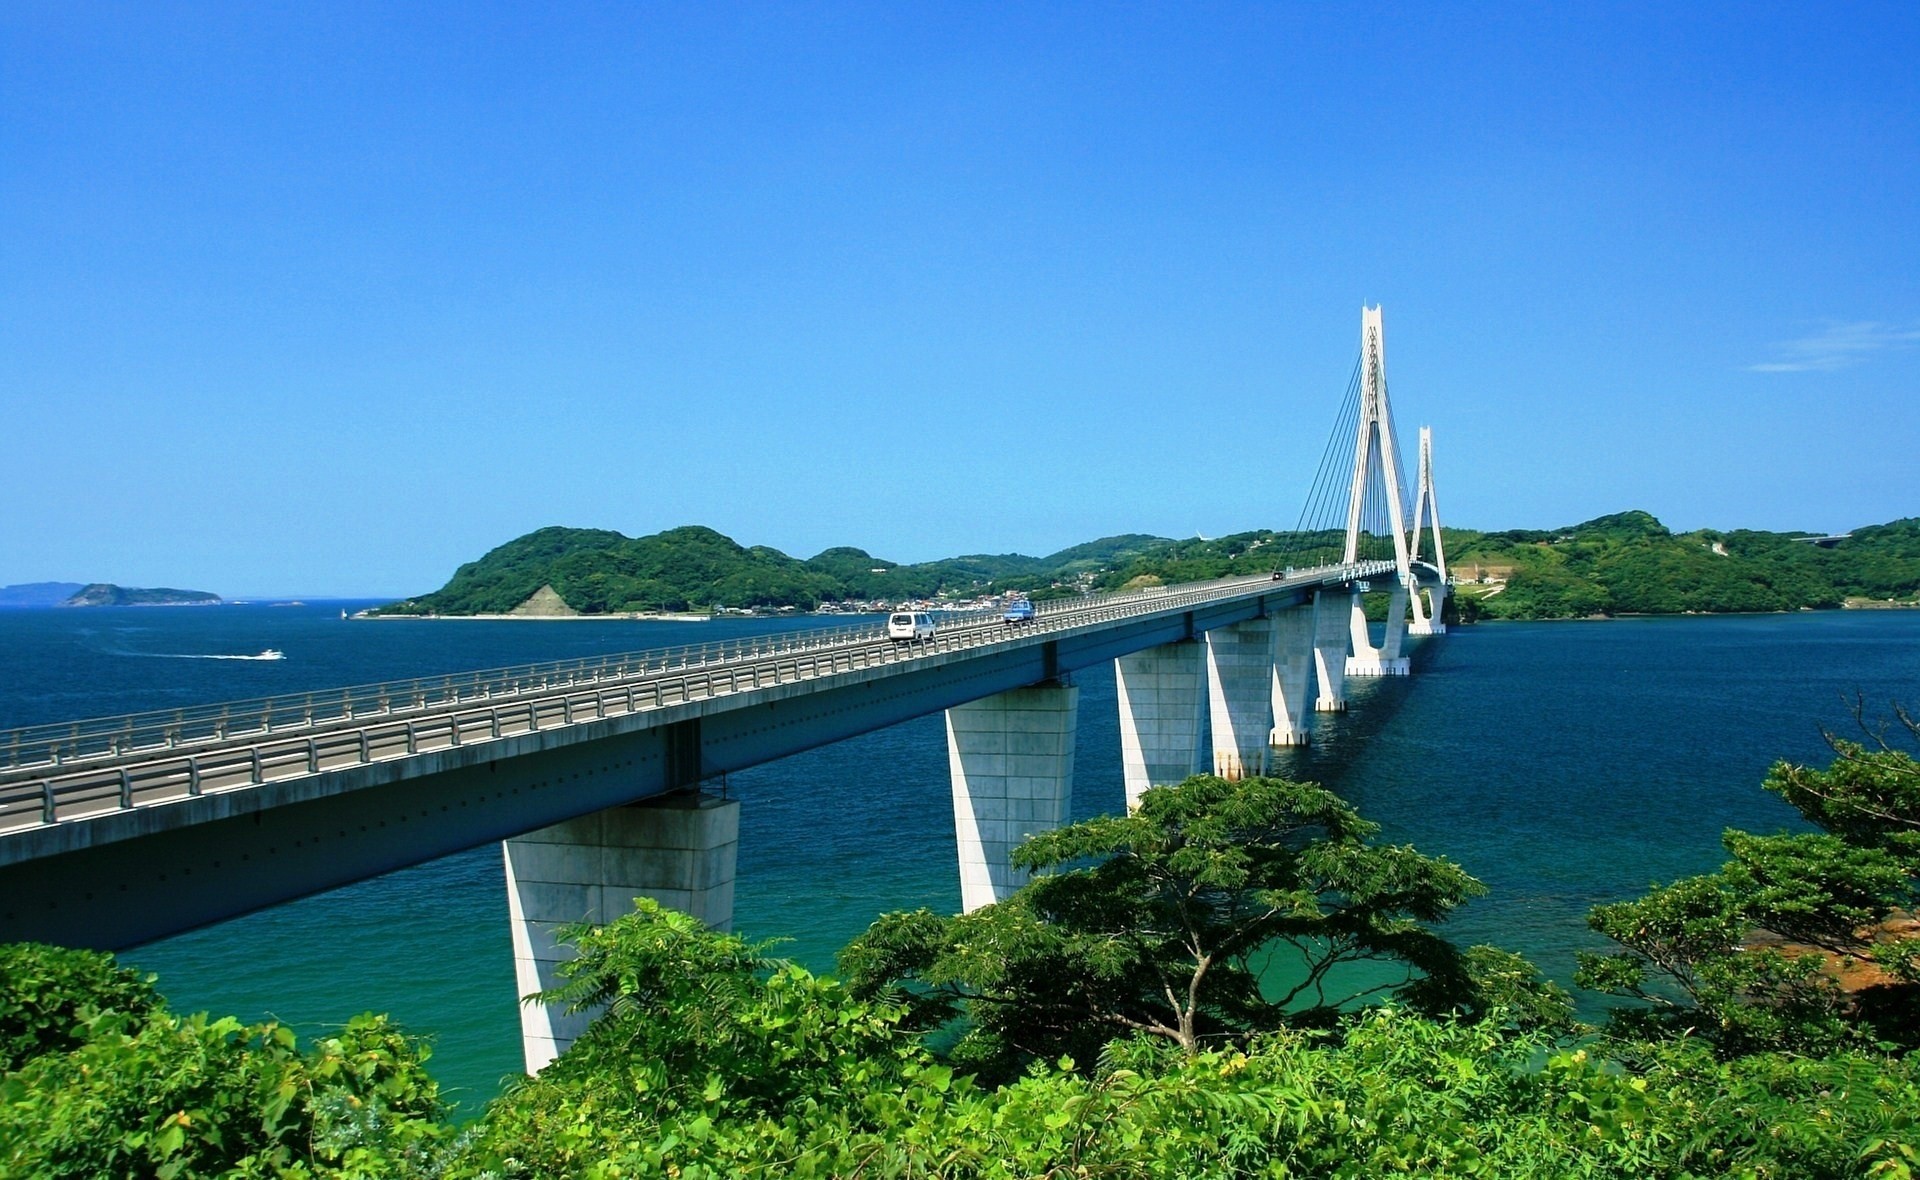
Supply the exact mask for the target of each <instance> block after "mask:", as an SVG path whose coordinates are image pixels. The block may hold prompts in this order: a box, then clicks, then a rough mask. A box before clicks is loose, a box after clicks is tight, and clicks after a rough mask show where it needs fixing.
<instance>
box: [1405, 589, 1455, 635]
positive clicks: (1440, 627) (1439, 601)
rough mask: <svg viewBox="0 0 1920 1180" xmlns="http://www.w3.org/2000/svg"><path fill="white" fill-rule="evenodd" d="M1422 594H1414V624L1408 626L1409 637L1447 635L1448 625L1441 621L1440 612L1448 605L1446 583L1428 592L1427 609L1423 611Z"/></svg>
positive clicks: (1415, 592) (1418, 592)
mask: <svg viewBox="0 0 1920 1180" xmlns="http://www.w3.org/2000/svg"><path fill="white" fill-rule="evenodd" d="M1420 598H1421V592H1420V591H1418V590H1415V591H1414V592H1413V622H1412V623H1410V624H1408V626H1407V634H1409V635H1445V634H1446V633H1447V625H1446V624H1445V623H1443V622H1441V621H1440V612H1441V611H1442V610H1443V609H1444V608H1445V607H1446V605H1447V587H1446V585H1445V583H1442V584H1441V585H1438V586H1434V587H1432V588H1431V589H1429V590H1427V591H1426V598H1427V602H1426V604H1425V605H1426V609H1424V610H1423V609H1421V607H1422V604H1421V601H1420Z"/></svg>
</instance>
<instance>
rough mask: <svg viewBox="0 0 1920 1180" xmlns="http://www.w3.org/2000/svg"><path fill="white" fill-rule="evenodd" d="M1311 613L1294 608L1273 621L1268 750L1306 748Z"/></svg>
mask: <svg viewBox="0 0 1920 1180" xmlns="http://www.w3.org/2000/svg"><path fill="white" fill-rule="evenodd" d="M1313 638H1314V609H1313V607H1311V606H1297V607H1295V608H1293V609H1292V610H1287V611H1281V612H1280V613H1279V614H1277V615H1275V616H1274V617H1273V732H1272V733H1270V734H1269V735H1268V736H1267V744H1268V745H1270V746H1276V747H1279V746H1304V745H1306V744H1307V718H1308V716H1309V715H1310V714H1311V712H1312V709H1311V707H1310V702H1311V701H1312V699H1313V697H1312V694H1313V692H1314V687H1315V685H1314V674H1313V665H1314V658H1313V657H1314V646H1313Z"/></svg>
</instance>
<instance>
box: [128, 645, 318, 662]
mask: <svg viewBox="0 0 1920 1180" xmlns="http://www.w3.org/2000/svg"><path fill="white" fill-rule="evenodd" d="M113 654H114V655H117V656H138V657H140V658H142V659H148V660H284V659H286V658H287V653H286V652H283V651H276V650H274V649H273V648H271V647H270V648H268V649H267V650H265V651H263V652H261V653H259V654H258V655H251V656H226V655H196V654H193V653H190V652H168V651H116V652H114V653H113Z"/></svg>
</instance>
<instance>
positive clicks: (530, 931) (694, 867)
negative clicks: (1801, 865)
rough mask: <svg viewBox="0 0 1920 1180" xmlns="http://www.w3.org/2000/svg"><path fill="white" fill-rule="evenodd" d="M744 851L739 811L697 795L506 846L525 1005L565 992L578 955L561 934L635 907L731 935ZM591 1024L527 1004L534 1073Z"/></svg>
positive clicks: (523, 1017) (575, 822) (523, 1029)
mask: <svg viewBox="0 0 1920 1180" xmlns="http://www.w3.org/2000/svg"><path fill="white" fill-rule="evenodd" d="M739 846H740V804H739V803H738V802H735V801H728V800H722V799H720V798H718V797H716V796H713V795H705V794H701V793H699V792H681V793H677V794H673V795H665V796H660V797H658V798H654V799H646V800H643V801H641V802H639V803H633V804H629V805H627V806H624V807H610V808H608V809H607V810H605V811H598V812H595V813H593V814H592V815H583V816H580V817H579V818H578V819H570V820H567V821H566V822H564V823H558V824H555V825H553V826H552V827H549V828H541V829H540V830H538V831H534V832H528V833H527V834H526V835H524V836H515V837H514V838H513V839H511V840H507V841H505V842H503V844H502V849H503V850H504V853H505V857H506V864H507V907H508V913H509V917H510V920H511V923H512V928H513V968H514V981H515V983H516V984H517V985H518V987H519V993H520V995H521V996H522V997H525V996H528V995H531V994H533V993H534V992H538V991H544V990H546V989H547V988H551V987H554V986H556V985H558V984H559V983H560V982H561V977H560V973H559V967H560V964H561V963H564V962H565V961H567V960H568V959H570V958H572V957H573V952H572V949H571V948H570V947H565V946H560V945H558V944H556V943H555V942H554V932H555V931H556V930H557V929H558V928H559V927H560V926H562V925H564V924H566V923H568V922H580V921H587V922H596V923H606V922H611V921H613V920H614V919H615V918H618V917H620V916H621V915H623V914H626V913H629V912H631V911H632V909H633V899H634V898H636V897H651V898H653V899H654V900H656V901H658V902H659V903H660V904H661V905H663V906H668V907H671V908H673V909H676V910H680V911H682V912H683V913H687V914H691V915H692V916H693V917H696V918H698V919H700V920H701V921H702V922H705V923H706V924H707V925H709V926H712V927H713V928H714V929H716V930H729V929H731V928H732V926H733V875H734V864H735V860H736V855H735V854H736V852H737V850H738V849H739ZM592 1020H593V1014H592V1013H578V1014H569V1013H567V1012H565V1011H563V1010H562V1009H560V1008H559V1007H557V1006H548V1005H545V1004H522V1005H521V1006H520V1039H521V1046H522V1051H523V1053H524V1055H525V1058H526V1064H527V1072H528V1073H530V1074H534V1073H539V1072H540V1071H541V1070H542V1069H544V1068H546V1066H547V1063H548V1062H550V1061H552V1060H553V1059H554V1058H555V1057H558V1056H559V1055H560V1054H561V1053H564V1052H565V1051H566V1049H567V1046H569V1045H571V1044H572V1043H573V1042H574V1039H575V1038H577V1037H578V1036H579V1035H580V1034H581V1033H583V1032H585V1031H586V1027H587V1025H588V1024H589V1023H591V1022H592Z"/></svg>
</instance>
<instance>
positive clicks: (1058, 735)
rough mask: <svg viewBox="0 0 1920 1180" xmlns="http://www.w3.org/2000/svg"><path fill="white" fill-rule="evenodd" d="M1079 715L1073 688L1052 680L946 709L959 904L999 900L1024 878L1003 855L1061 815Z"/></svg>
mask: <svg viewBox="0 0 1920 1180" xmlns="http://www.w3.org/2000/svg"><path fill="white" fill-rule="evenodd" d="M1079 717H1080V690H1079V688H1077V687H1075V686H1073V685H1069V684H1061V683H1058V682H1050V683H1046V684H1037V685H1033V686H1031V687H1028V688H1016V689H1012V690H1010V691H1007V692H1002V693H996V694H994V695H993V696H990V697H983V698H982V699H980V700H977V701H972V702H969V703H968V704H964V705H956V706H954V707H953V708H951V709H948V710H947V765H948V769H949V771H950V772H951V775H952V778H953V827H954V837H955V841H956V843H957V844H958V845H959V851H960V905H961V908H962V909H963V910H965V911H967V912H971V911H973V910H977V909H979V908H980V907H981V906H985V905H991V904H993V903H994V902H996V901H1001V900H1004V899H1005V898H1007V897H1008V896H1010V895H1011V894H1012V893H1013V892H1014V891H1015V890H1017V889H1019V888H1020V886H1022V885H1024V884H1026V882H1027V874H1025V873H1022V872H1017V871H1015V869H1014V867H1013V865H1012V864H1011V862H1010V861H1009V860H1008V857H1009V855H1010V854H1011V853H1012V852H1013V850H1014V849H1015V848H1017V847H1019V846H1020V845H1021V844H1022V843H1024V842H1025V841H1026V839H1027V837H1029V836H1032V835H1036V834H1038V833H1040V832H1044V831H1049V830H1051V829H1053V828H1057V827H1059V826H1060V825H1062V824H1064V823H1066V821H1067V813H1068V810H1069V808H1070V807H1071V806H1072V803H1073V740H1074V731H1075V726H1076V724H1077V723H1078V721H1079Z"/></svg>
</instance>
